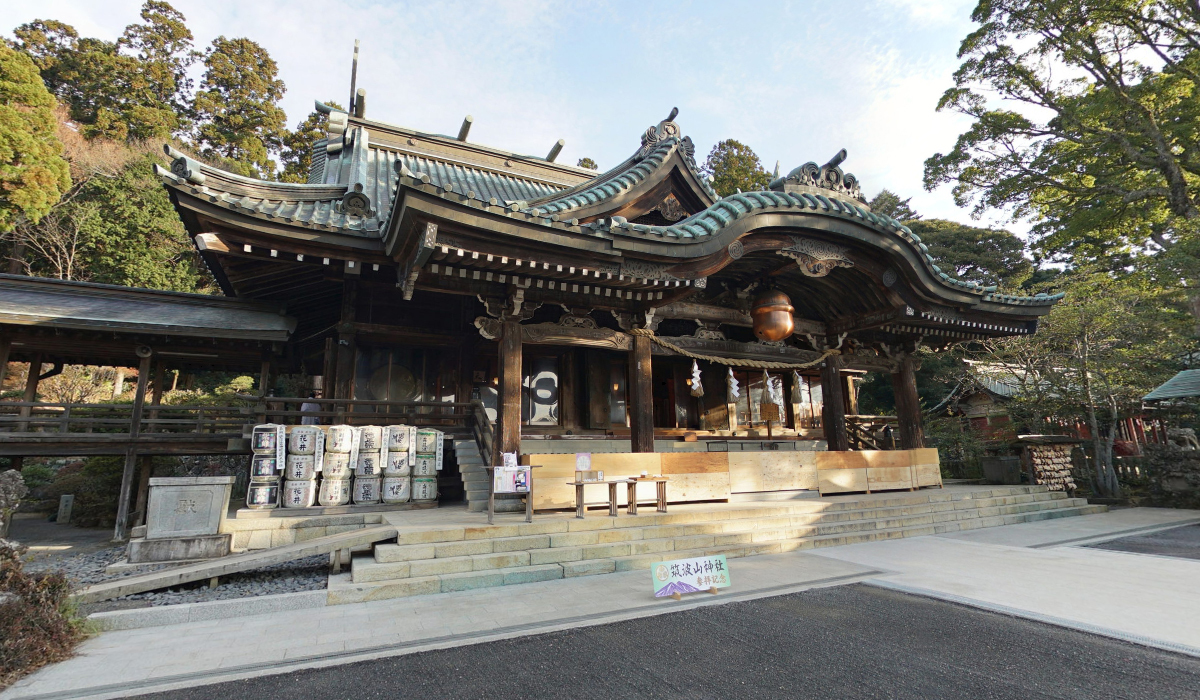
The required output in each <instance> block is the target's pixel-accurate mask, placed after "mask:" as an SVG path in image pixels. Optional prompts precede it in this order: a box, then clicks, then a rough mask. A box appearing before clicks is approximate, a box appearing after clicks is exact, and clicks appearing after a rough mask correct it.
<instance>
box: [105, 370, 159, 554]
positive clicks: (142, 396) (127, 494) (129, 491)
mask: <svg viewBox="0 0 1200 700" xmlns="http://www.w3.org/2000/svg"><path fill="white" fill-rule="evenodd" d="M151 357H152V355H150V354H147V355H146V357H143V358H142V361H141V362H140V363H138V382H137V391H135V392H134V394H133V411H132V412H131V414H130V423H129V448H128V449H127V450H125V470H124V471H123V472H122V473H121V496H120V499H119V500H118V501H117V524H116V527H115V528H114V529H113V541H114V542H123V541H125V540H126V539H128V538H129V505H130V501H131V500H132V497H133V477H134V472H135V471H136V468H137V456H138V455H137V447H136V446H135V445H136V443H137V439H138V436H139V435H140V434H141V432H142V409H143V408H145V405H146V387H147V385H148V384H149V383H150V358H151Z"/></svg>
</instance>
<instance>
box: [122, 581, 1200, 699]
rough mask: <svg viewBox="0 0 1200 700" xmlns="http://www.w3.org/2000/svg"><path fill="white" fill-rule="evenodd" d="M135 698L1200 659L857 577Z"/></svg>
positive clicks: (831, 685)
mask: <svg viewBox="0 0 1200 700" xmlns="http://www.w3.org/2000/svg"><path fill="white" fill-rule="evenodd" d="M1030 585H1036V581H1031V582H1030ZM142 697H146V698H162V699H163V700H167V699H168V698H169V699H170V700H200V699H208V698H212V699H220V700H243V699H244V700H276V699H278V700H294V699H295V698H305V699H306V700H309V699H311V700H326V699H328V700H334V699H337V700H342V699H346V700H349V699H351V698H354V699H360V698H436V699H438V700H454V699H458V698H464V699H465V698H487V699H488V700H507V699H509V698H513V699H516V698H685V699H687V700H699V699H707V698H831V699H833V698H837V699H839V700H846V699H855V698H922V699H924V698H947V699H949V698H954V699H959V698H971V699H993V698H995V699H1000V698H1004V699H1008V698H1013V699H1016V698H1020V699H1022V700H1028V699H1036V698H1088V699H1096V698H1128V699H1130V700H1142V699H1144V700H1169V699H1172V698H1189V699H1192V700H1195V698H1197V697H1200V659H1197V658H1195V657H1191V656H1185V655H1181V654H1175V653H1171V652H1165V651H1158V650H1155V649H1151V648H1147V647H1141V646H1137V645H1134V644H1129V643H1126V642H1121V641H1116V640H1113V639H1109V638H1106V637H1099V636H1094V635H1090V634H1085V633H1082V632H1076V631H1073V630H1069V629H1064V628H1060V627H1055V626H1052V625H1048V624H1043V623H1038V622H1031V621H1028V620H1024V619H1020V618H1014V617H1008V616H1005V615H1000V614H996V613H991V612H986V611H982V610H977V609H974V608H968V607H964V606H959V605H955V604H952V603H947V602H942V601H938V600H934V599H930V598H924V597H919V596H913V595H907V594H903V593H897V592H893V591H889V590H885V589H881V588H877V587H873V586H869V585H862V584H856V585H847V586H841V587H834V588H820V589H813V590H809V591H805V592H802V593H796V594H792V595H784V596H778V597H772V598H761V599H757V600H753V601H748V602H737V603H731V604H728V605H715V606H705V607H700V608H694V609H691V610H687V611H683V612H678V613H668V614H664V615H658V616H654V617H644V618H638V619H634V620H629V621H625V622H618V623H613V624H606V625H599V626H594V627H580V628H575V629H571V630H567V631H563V632H554V633H549V634H540V635H533V636H528V637H520V638H515V639H509V640H504V641H498V642H487V643H481V644H475V645H471V646H460V647H454V648H449V649H442V650H437V651H427V652H421V653H414V654H409V655H405V656H398V657H391V658H385V659H378V660H374V661H368V662H362V663H355V664H347V665H343V666H335V667H330V668H322V669H312V670H302V671H297V672H293V673H289V674H285V675H277V676H263V677H258V678H252V679H247V680H243V681H234V682H229V683H221V684H216V685H208V686H201V687H197V688H191V689H185V690H173V691H170V692H167V693H160V694H153V695H147V696H142Z"/></svg>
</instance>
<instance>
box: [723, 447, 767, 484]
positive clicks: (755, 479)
mask: <svg viewBox="0 0 1200 700" xmlns="http://www.w3.org/2000/svg"><path fill="white" fill-rule="evenodd" d="M725 454H726V455H727V459H728V460H729V489H730V490H731V491H732V492H733V493H751V492H753V491H766V487H765V486H763V471H762V462H761V461H760V459H759V455H761V454H762V453H761V452H727V453H725Z"/></svg>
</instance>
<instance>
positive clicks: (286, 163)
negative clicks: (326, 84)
mask: <svg viewBox="0 0 1200 700" xmlns="http://www.w3.org/2000/svg"><path fill="white" fill-rule="evenodd" d="M325 104H327V105H329V106H330V107H333V108H334V109H341V108H342V107H341V105H339V104H338V103H337V102H333V101H329V100H327V101H326V102H325ZM328 123H329V115H327V114H324V113H322V112H318V111H317V110H313V111H312V113H310V114H309V115H308V117H307V118H305V120H304V121H302V122H300V123H299V124H297V125H296V129H295V130H294V131H289V132H287V134H285V135H284V137H283V149H282V150H281V151H280V152H279V164H280V165H282V166H283V170H281V171H280V173H279V179H280V180H281V181H283V182H308V170H309V168H311V167H312V145H313V143H314V142H316V141H318V140H320V139H322V138H325V133H326V125H327V124H328Z"/></svg>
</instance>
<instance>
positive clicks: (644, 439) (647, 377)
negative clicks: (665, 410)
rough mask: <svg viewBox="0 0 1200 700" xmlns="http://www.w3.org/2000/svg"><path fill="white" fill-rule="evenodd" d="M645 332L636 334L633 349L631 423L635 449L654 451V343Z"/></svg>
mask: <svg viewBox="0 0 1200 700" xmlns="http://www.w3.org/2000/svg"><path fill="white" fill-rule="evenodd" d="M652 342H653V341H651V340H650V339H649V338H647V337H646V336H644V335H635V336H633V349H632V350H631V351H630V353H629V379H628V380H627V385H628V387H629V427H630V434H629V439H630V443H631V445H630V447H631V451H632V452H653V451H654V377H653V376H652V374H651V371H650V344H651V343H652Z"/></svg>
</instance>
